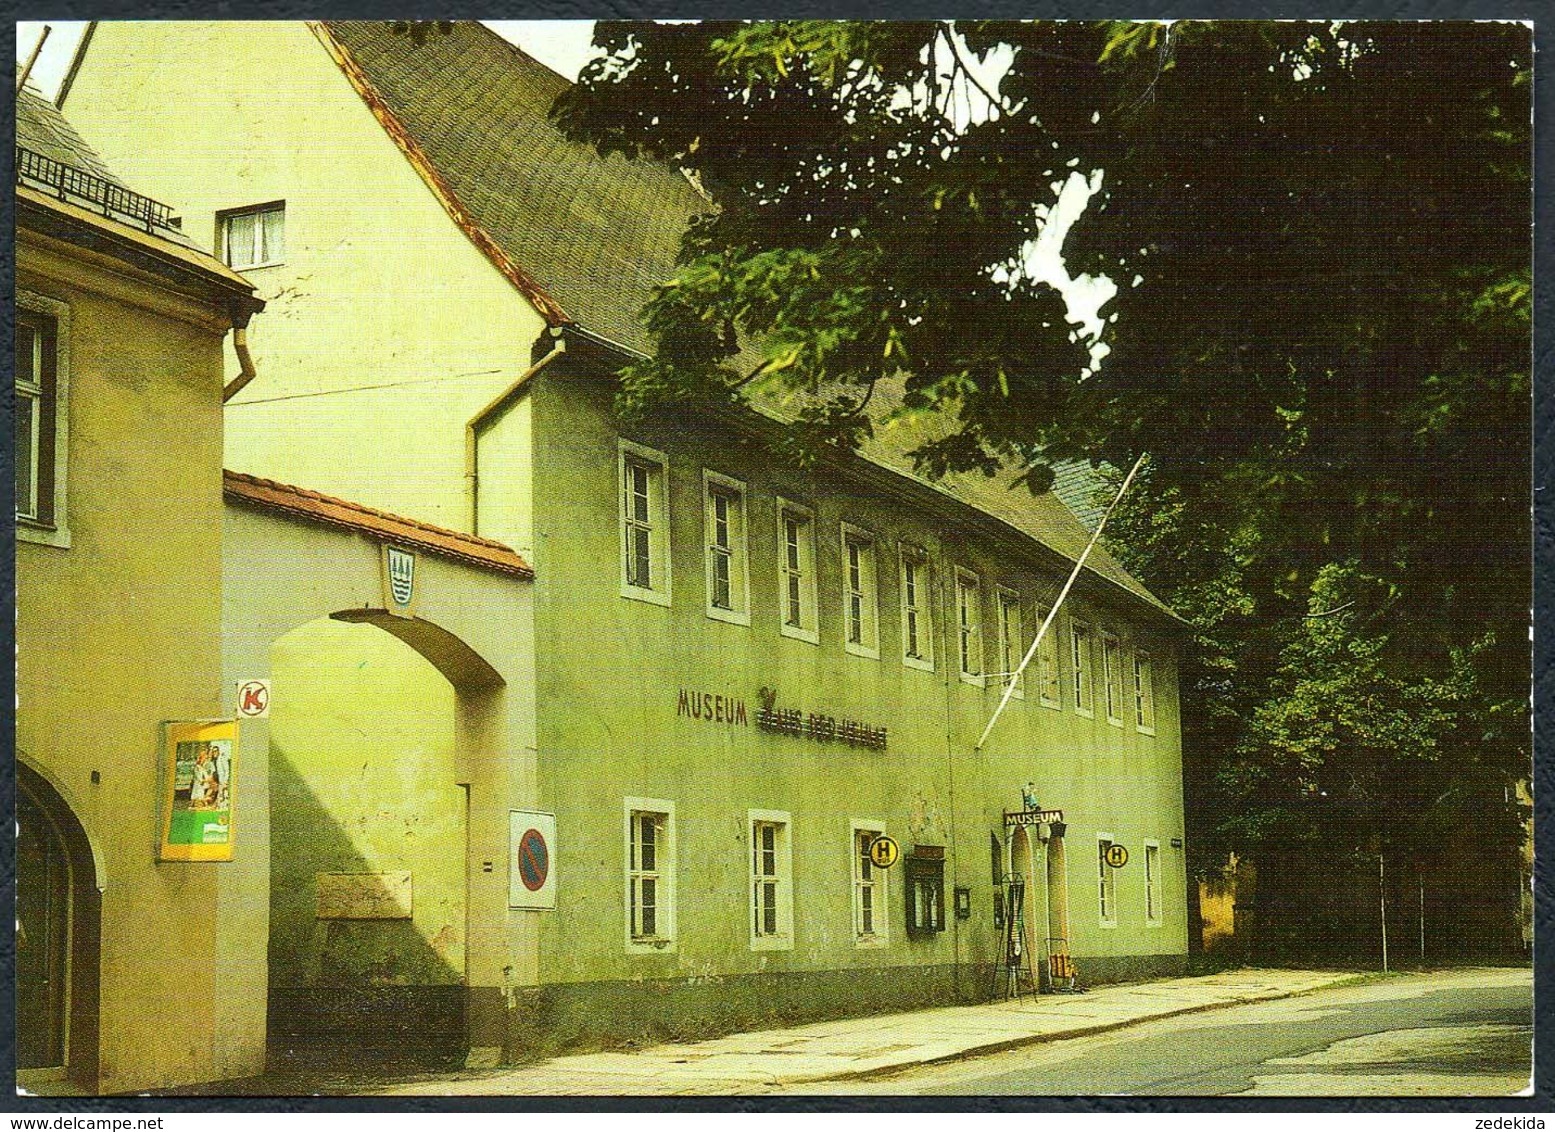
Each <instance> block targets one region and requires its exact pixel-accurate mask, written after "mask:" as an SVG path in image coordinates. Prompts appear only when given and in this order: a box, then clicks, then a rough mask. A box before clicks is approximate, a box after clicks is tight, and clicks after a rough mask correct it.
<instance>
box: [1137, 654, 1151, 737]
mask: <svg viewBox="0 0 1555 1132" xmlns="http://www.w3.org/2000/svg"><path fill="white" fill-rule="evenodd" d="M1134 726H1135V727H1136V728H1138V729H1139V730H1140V731H1143V732H1145V733H1146V734H1147V735H1154V734H1155V680H1154V674H1153V673H1152V671H1151V663H1150V654H1149V653H1147V652H1145V651H1144V650H1143V649H1138V650H1136V651H1135V652H1134Z"/></svg>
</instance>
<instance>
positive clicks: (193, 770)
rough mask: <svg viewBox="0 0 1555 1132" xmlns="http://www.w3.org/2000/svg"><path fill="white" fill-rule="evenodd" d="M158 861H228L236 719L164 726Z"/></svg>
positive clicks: (234, 781) (235, 794) (234, 783)
mask: <svg viewBox="0 0 1555 1132" xmlns="http://www.w3.org/2000/svg"><path fill="white" fill-rule="evenodd" d="M162 727H163V742H162V749H163V755H162V758H163V774H162V823H161V831H162V832H161V842H162V843H161V846H160V848H159V849H158V853H157V857H158V859H159V860H163V861H230V860H232V843H233V837H232V833H233V829H232V815H233V812H234V806H235V801H236V796H237V792H236V786H237V782H236V779H235V777H234V775H235V774H236V772H237V765H238V764H237V760H238V725H237V721H235V720H230V719H226V720H216V721H214V722H213V721H209V720H207V721H205V722H189V723H165V724H163V725H162Z"/></svg>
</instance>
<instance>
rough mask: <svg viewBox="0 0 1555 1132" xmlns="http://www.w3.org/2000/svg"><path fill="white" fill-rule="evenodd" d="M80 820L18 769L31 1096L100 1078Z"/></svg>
mask: <svg viewBox="0 0 1555 1132" xmlns="http://www.w3.org/2000/svg"><path fill="white" fill-rule="evenodd" d="M97 881H98V876H97V865H96V862H95V860H94V858H93V853H92V847H91V844H90V842H89V840H88V838H87V835H86V830H85V829H84V827H83V826H82V825H81V822H80V819H79V818H78V817H77V816H76V815H75V813H74V812H73V811H72V810H71V808H70V806H69V804H68V803H67V802H66V801H65V799H64V798H63V797H62V796H61V795H60V793H59V792H58V791H57V790H55V789H54V787H53V786H52V785H51V784H50V783H49V782H48V780H47V779H46V778H44V777H43V775H41V774H39V773H37V772H36V771H35V770H33V769H32V768H31V767H29V766H28V765H27V763H26V762H25V761H23V760H22V759H21V758H18V760H17V763H16V1076H17V1083H18V1084H19V1085H21V1086H22V1087H24V1088H27V1089H28V1090H29V1091H31V1092H39V1093H49V1092H54V1091H69V1090H70V1089H71V1087H72V1086H80V1087H84V1088H86V1089H87V1090H89V1091H91V1090H92V1089H93V1088H94V1086H95V1082H96V1078H97V1061H98V1054H97V1025H98V1023H97V1016H98V979H99V970H98V954H99V941H100V938H101V914H102V903H101V894H100V893H99V891H98V888H97Z"/></svg>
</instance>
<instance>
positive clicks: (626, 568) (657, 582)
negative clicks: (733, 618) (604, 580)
mask: <svg viewBox="0 0 1555 1132" xmlns="http://www.w3.org/2000/svg"><path fill="white" fill-rule="evenodd" d="M668 466H669V465H668V461H667V460H666V459H665V457H664V454H663V453H662V452H655V451H653V450H652V449H651V448H644V447H642V446H641V445H638V444H631V443H629V442H627V441H625V440H623V441H621V596H622V597H630V598H635V599H637V600H639V601H651V602H654V603H656V604H658V605H668V604H669V602H670V558H669V504H668V498H667V491H666V485H665V469H666V468H667V467H668Z"/></svg>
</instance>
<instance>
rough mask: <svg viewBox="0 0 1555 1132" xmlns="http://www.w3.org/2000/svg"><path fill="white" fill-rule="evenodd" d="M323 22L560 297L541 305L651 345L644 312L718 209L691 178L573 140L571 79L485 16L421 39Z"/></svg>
mask: <svg viewBox="0 0 1555 1132" xmlns="http://www.w3.org/2000/svg"><path fill="white" fill-rule="evenodd" d="M322 31H323V32H324V34H325V36H326V37H328V39H333V40H334V42H335V43H336V44H338V46H339V47H341V48H343V49H344V52H345V55H346V57H347V61H348V65H350V64H354V65H355V67H356V68H357V69H358V71H359V76H358V81H361V80H365V81H366V82H367V83H368V84H370V86H371V90H372V92H373V93H374V94H375V95H376V97H377V98H379V99H381V100H382V103H383V105H384V107H385V108H386V109H387V110H388V111H389V113H390V115H392V117H393V119H394V120H396V121H397V122H398V123H399V124H400V125H401V126H402V127H403V129H404V131H405V133H406V134H407V135H408V136H409V141H410V142H411V143H412V144H413V145H414V146H415V147H417V148H418V149H419V150H420V151H421V152H422V153H423V154H424V155H425V157H426V159H427V160H428V161H429V162H430V163H431V166H432V170H433V172H434V174H435V175H436V176H437V177H438V178H440V179H441V180H442V181H443V182H444V184H445V185H446V187H447V189H448V190H449V191H450V192H451V194H452V196H453V197H454V198H456V200H457V203H458V204H459V206H461V207H462V208H463V210H464V211H465V212H466V213H467V214H468V217H469V220H470V221H471V222H472V223H473V224H474V225H475V226H477V227H478V228H479V229H480V230H481V232H482V233H484V234H485V235H486V236H489V237H490V239H491V240H492V241H493V242H494V243H495V244H496V246H497V248H498V249H500V250H501V252H503V253H505V254H506V255H507V256H508V257H509V258H510V259H511V260H512V261H513V263H514V264H516V265H517V266H518V269H519V270H520V271H521V272H522V273H523V274H524V275H525V276H527V277H528V278H529V279H530V280H532V281H533V283H534V284H535V285H536V286H537V287H538V288H539V289H540V291H541V292H542V293H543V295H544V296H545V297H546V298H548V299H549V300H551V301H552V309H549V310H548V309H546V304H545V303H544V302H543V301H542V302H541V303H538V304H537V306H540V308H541V314H542V315H545V316H546V317H547V318H548V319H549V320H550V321H551V322H552V323H553V324H559V323H562V322H569V321H572V322H577V323H579V324H580V325H582V326H586V327H588V328H589V329H590V330H592V331H594V332H595V333H597V334H599V335H601V336H603V337H605V338H608V339H610V340H612V341H614V342H618V343H620V344H622V345H624V346H628V347H630V348H631V349H634V350H637V351H640V352H644V353H645V352H647V351H648V350H649V349H650V348H651V346H650V343H649V342H648V339H647V335H646V333H645V332H644V330H643V328H642V325H641V323H640V322H639V320H638V318H637V312H638V311H639V310H640V309H641V308H642V306H643V304H644V303H646V302H647V301H648V299H649V297H650V296H651V295H652V293H653V288H654V286H655V285H656V284H658V283H660V282H662V281H663V280H664V278H665V276H666V275H667V273H668V270H669V267H670V265H673V264H674V262H675V254H676V252H677V251H678V250H679V247H680V234H681V232H682V231H683V230H684V228H685V226H686V222H687V221H688V220H689V219H690V218H691V217H692V216H694V215H695V214H697V213H698V212H703V211H706V209H707V205H706V203H705V202H704V201H703V200H702V199H701V198H700V197H698V196H697V194H696V193H695V191H694V190H693V189H692V188H691V186H690V184H688V183H687V181H686V179H685V177H684V176H683V175H681V174H680V173H679V172H678V171H676V170H674V169H670V168H667V167H666V166H663V165H659V164H656V163H654V162H649V161H628V160H626V159H625V158H623V157H621V156H619V155H615V156H612V157H608V158H605V157H600V156H599V154H598V153H596V152H595V151H594V150H593V149H592V148H590V147H588V146H582V145H579V144H577V143H576V142H571V141H568V140H567V139H566V138H564V137H563V136H562V135H561V132H560V131H559V130H558V129H557V128H556V127H555V126H554V125H552V124H551V122H550V120H549V119H548V117H547V114H548V112H549V110H550V107H551V103H552V102H553V101H554V100H555V98H556V96H557V95H558V94H560V93H561V92H562V91H563V90H565V89H566V88H567V87H568V86H569V85H570V84H569V83H568V82H567V80H566V79H564V78H562V77H561V76H560V75H558V74H556V73H555V72H554V71H552V70H551V69H550V68H548V67H546V66H545V65H544V64H542V63H540V62H538V61H536V60H534V59H532V58H530V57H529V56H528V55H525V54H524V53H523V52H522V51H520V50H519V49H518V48H517V47H515V46H513V45H512V44H510V43H508V42H507V41H506V40H504V39H502V38H501V37H500V36H498V35H497V34H496V33H495V32H492V31H490V30H488V29H487V28H485V27H483V26H482V25H480V24H478V23H473V22H469V21H459V22H457V23H455V24H454V26H453V30H452V31H451V32H449V34H447V35H432V36H428V37H427V39H426V40H425V41H424V42H423V43H421V44H419V45H417V44H414V43H412V42H411V40H410V37H409V36H404V35H395V34H393V33H392V32H391V31H390V30H389V26H388V25H387V24H384V23H367V22H336V21H330V22H328V23H326V24H324V25H323V28H322ZM348 77H352V76H351V75H350V72H349V71H348ZM359 92H360V87H359ZM364 97H367V96H366V95H365V94H364ZM392 132H393V130H392V129H391V133H392ZM396 140H399V139H396ZM424 175H425V174H424ZM445 203H446V202H445ZM477 242H479V241H477ZM483 250H485V249H483ZM488 254H489V253H488Z"/></svg>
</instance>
